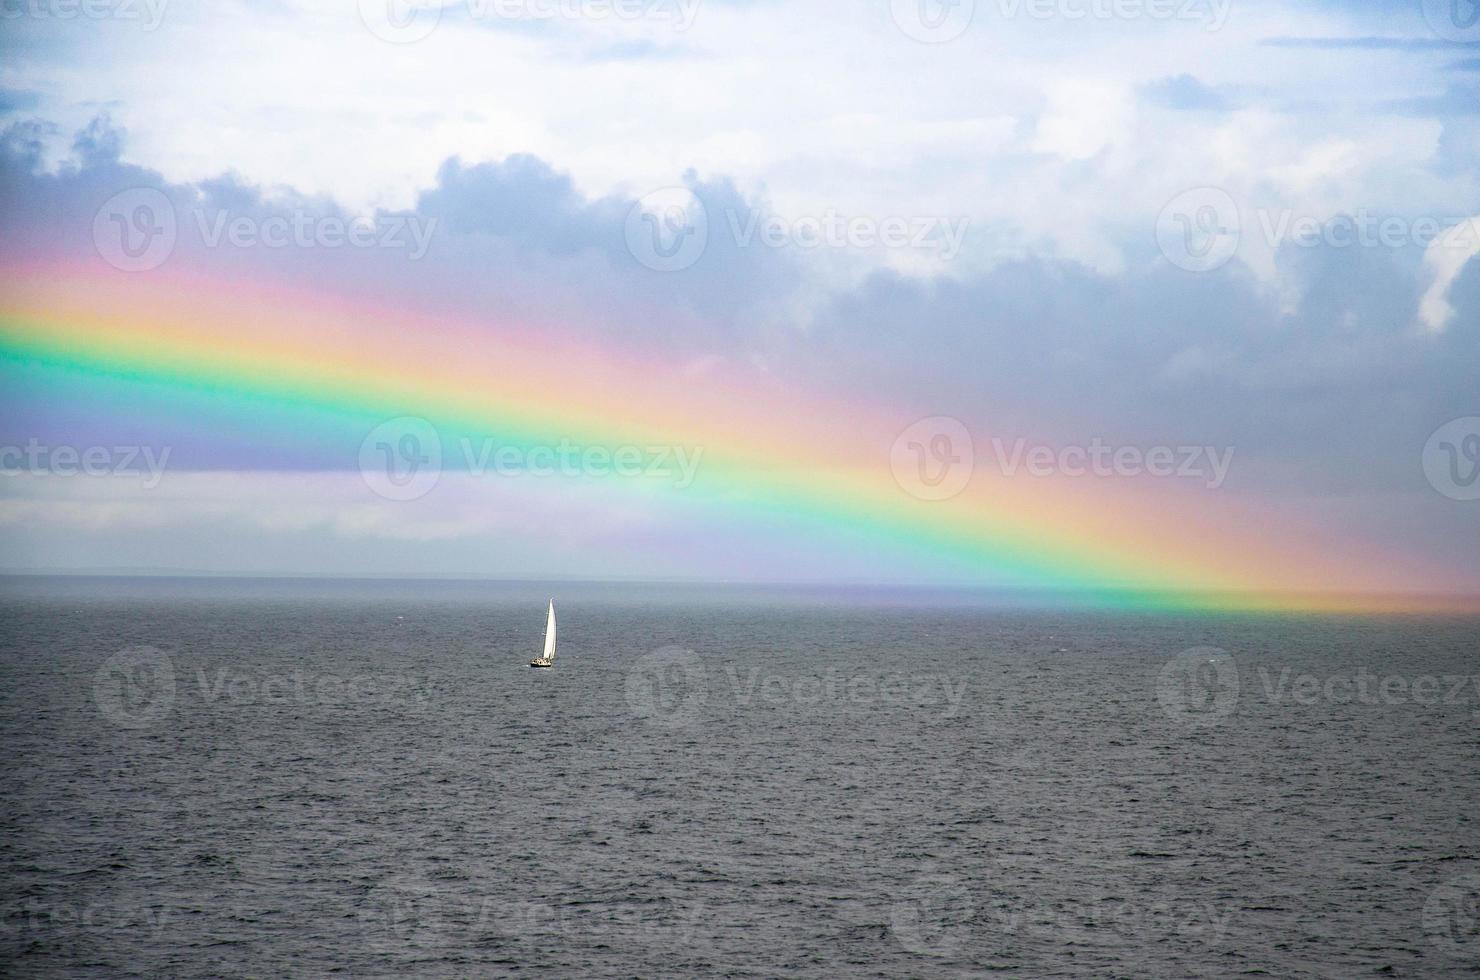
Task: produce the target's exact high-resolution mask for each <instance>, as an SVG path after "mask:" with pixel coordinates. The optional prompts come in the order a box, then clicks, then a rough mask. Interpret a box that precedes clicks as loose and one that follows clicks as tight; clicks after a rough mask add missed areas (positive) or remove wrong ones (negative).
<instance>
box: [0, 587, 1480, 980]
mask: <svg viewBox="0 0 1480 980" xmlns="http://www.w3.org/2000/svg"><path fill="white" fill-rule="evenodd" d="M551 594H554V595H555V597H556V603H557V609H558V612H559V615H560V647H559V659H558V665H557V667H556V668H555V669H553V670H548V671H540V670H531V669H529V668H528V667H527V666H526V663H527V662H528V660H529V659H530V658H531V657H532V656H534V655H535V654H536V653H537V652H538V650H539V647H540V640H541V634H542V631H543V627H544V616H545V600H546V598H547V597H549V596H550V595H551ZM0 671H3V685H0V740H3V741H0V744H3V747H4V752H3V761H0V765H3V767H4V771H3V792H4V806H3V814H0V862H3V876H0V878H3V884H0V912H3V932H0V972H3V973H4V974H5V975H10V976H100V977H101V976H109V977H111V976H120V975H133V976H148V977H158V976H277V975H309V976H317V975H323V974H326V973H332V972H340V973H344V974H348V975H354V976H360V975H394V976H429V977H431V976H470V975H476V976H485V975H504V974H511V973H516V972H517V973H519V974H521V975H529V976H550V977H570V976H691V975H723V976H732V977H749V976H755V977H770V976H815V977H836V976H843V975H857V976H879V977H898V976H921V977H957V976H966V975H979V974H982V973H989V972H1001V973H1003V974H1005V975H1011V976H1078V975H1088V976H1117V975H1118V976H1133V975H1134V976H1146V975H1160V976H1230V975H1240V974H1257V973H1267V974H1271V975H1276V976H1320V977H1358V976H1366V975H1374V974H1381V975H1389V976H1464V975H1470V976H1473V975H1477V973H1480V833H1477V819H1480V777H1477V771H1480V622H1477V621H1476V620H1474V619H1468V620H1466V619H1459V618H1438V617H1432V618H1421V617H1420V618H1405V617H1325V616H1323V617H1303V616H1264V617H1261V616H1243V615H1212V616H1209V615H1199V616H1193V615H1178V616H1167V615H1153V614H1145V613H1106V612H1091V611H1085V610H1072V609H1059V610H1055V609H1049V608H1037V609H1035V608H1020V607H1017V606H1015V605H1014V604H1013V603H1012V602H1008V601H1001V600H998V601H986V600H983V599H981V598H978V597H973V596H969V595H965V594H952V593H928V592H903V591H901V592H883V591H876V592H847V591H820V590H783V589H758V588H727V589H726V588H698V587H678V586H658V585H649V586H610V585H607V586H598V585H571V584H562V585H539V584H532V585H511V584H475V583H425V582H422V583H404V582H402V583H396V582H374V583H334V582H296V583H295V582H277V583H272V582H246V581H216V580H211V581H185V580H121V579H115V580H102V579H45V580H43V579H9V580H4V581H3V582H0Z"/></svg>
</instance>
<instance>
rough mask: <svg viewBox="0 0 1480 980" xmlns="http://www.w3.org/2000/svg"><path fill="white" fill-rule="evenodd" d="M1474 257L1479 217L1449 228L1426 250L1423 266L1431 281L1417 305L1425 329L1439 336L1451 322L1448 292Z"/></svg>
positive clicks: (1479, 249) (1478, 249) (1479, 240)
mask: <svg viewBox="0 0 1480 980" xmlns="http://www.w3.org/2000/svg"><path fill="white" fill-rule="evenodd" d="M1476 255H1480V215H1477V216H1475V217H1473V218H1471V219H1470V220H1469V221H1468V222H1466V223H1462V224H1458V225H1455V226H1453V227H1452V228H1450V229H1448V230H1447V231H1446V232H1445V233H1444V234H1443V235H1440V236H1439V237H1438V238H1436V239H1435V240H1434V241H1433V242H1432V243H1431V244H1430V245H1429V247H1428V249H1427V250H1425V252H1424V266H1425V268H1426V269H1427V270H1428V272H1429V273H1430V275H1431V276H1432V278H1433V281H1432V283H1431V284H1430V285H1429V288H1428V290H1427V291H1425V293H1424V294H1423V299H1421V300H1420V301H1419V306H1418V319H1419V322H1420V323H1421V324H1422V325H1423V327H1424V329H1426V330H1428V331H1430V332H1432V333H1441V332H1443V331H1444V330H1445V329H1446V328H1448V327H1449V325H1450V324H1451V323H1452V322H1453V321H1454V318H1455V315H1456V312H1457V311H1456V310H1455V307H1454V305H1453V304H1452V303H1451V302H1450V297H1449V293H1450V290H1451V289H1452V288H1453V286H1454V284H1455V281H1456V280H1457V279H1459V277H1460V274H1461V273H1462V272H1464V271H1465V269H1466V268H1467V267H1468V266H1469V265H1470V260H1471V259H1473V258H1474V257H1475V256H1476Z"/></svg>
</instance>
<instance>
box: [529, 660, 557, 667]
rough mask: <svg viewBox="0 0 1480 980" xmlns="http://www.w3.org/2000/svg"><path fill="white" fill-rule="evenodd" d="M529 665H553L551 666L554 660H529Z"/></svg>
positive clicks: (553, 664)
mask: <svg viewBox="0 0 1480 980" xmlns="http://www.w3.org/2000/svg"><path fill="white" fill-rule="evenodd" d="M529 665H530V666H531V667H553V666H555V661H553V660H531V661H530V662H529Z"/></svg>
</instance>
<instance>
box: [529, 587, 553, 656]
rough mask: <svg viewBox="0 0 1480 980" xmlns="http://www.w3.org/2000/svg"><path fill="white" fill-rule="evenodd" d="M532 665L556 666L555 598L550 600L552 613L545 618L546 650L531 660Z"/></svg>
mask: <svg viewBox="0 0 1480 980" xmlns="http://www.w3.org/2000/svg"><path fill="white" fill-rule="evenodd" d="M529 665H530V666H531V667H553V666H555V600H554V599H551V600H550V615H549V618H548V619H546V620H545V652H544V653H543V654H542V655H541V656H540V657H539V658H537V659H535V660H531V661H530V662H529Z"/></svg>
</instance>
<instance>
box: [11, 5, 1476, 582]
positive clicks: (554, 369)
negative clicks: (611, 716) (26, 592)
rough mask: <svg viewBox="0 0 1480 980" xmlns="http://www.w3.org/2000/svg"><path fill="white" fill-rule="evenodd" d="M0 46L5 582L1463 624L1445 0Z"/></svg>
mask: <svg viewBox="0 0 1480 980" xmlns="http://www.w3.org/2000/svg"><path fill="white" fill-rule="evenodd" d="M0 15H3V18H4V19H3V21H0V50H3V56H0V132H3V149H0V277H3V279H0V326H3V331H0V354H3V355H4V359H3V361H0V373H3V374H4V375H5V377H4V378H3V379H0V381H3V389H0V409H3V415H0V453H3V452H5V451H6V449H7V447H9V448H10V449H13V450H15V452H13V453H11V454H10V455H8V456H6V457H5V458H3V459H0V471H3V474H0V535H3V538H4V540H5V544H6V547H5V548H4V549H3V551H4V555H5V556H4V557H3V558H0V568H4V569H9V570H70V571H78V570H133V571H141V570H143V571H195V572H212V573H224V572H235V573H253V574H348V575H358V574H366V575H397V574H404V575H447V576H463V575H470V576H496V577H573V578H597V577H614V578H696V579H706V580H716V579H717V580H765V581H792V580H798V581H844V582H855V581H863V582H883V583H896V582H920V583H932V584H935V583H942V582H944V583H963V584H989V585H1000V586H1023V587H1040V586H1064V587H1077V588H1100V587H1105V588H1115V587H1122V586H1124V587H1145V588H1154V589H1175V588H1179V587H1186V588H1199V589H1202V588H1207V589H1238V590H1251V591H1255V592H1259V593H1261V594H1272V593H1274V592H1277V591H1299V592H1310V591H1321V590H1337V589H1342V590H1363V591H1383V592H1407V593H1419V592H1423V593H1435V592H1454V593H1471V594H1480V563H1477V562H1476V561H1475V559H1474V556H1475V555H1476V554H1480V500H1477V499H1476V498H1477V497H1480V480H1477V473H1480V418H1477V417H1480V380H1477V379H1480V260H1476V258H1475V256H1476V255H1477V254H1480V169H1477V161H1480V125H1477V123H1480V7H1476V6H1475V5H1474V4H1473V3H1472V2H1471V0H1443V2H1439V0H1428V2H1417V0H1413V2H1397V3H1378V2H1357V0H1348V2H1305V3H1294V2H1287V3H1266V2H1261V0H977V2H975V3H973V2H970V0H957V2H956V3H943V2H940V0H877V2H852V3H842V2H819V3H813V4H786V3H780V2H768V0H728V2H721V0H462V2H458V3H444V4H440V5H437V4H431V3H427V4H419V5H418V4H406V3H403V2H401V0H390V2H384V0H362V2H359V3H358V4H355V3H307V2H292V0H277V2H271V3H262V2H258V3H235V2H231V0H224V2H215V3H210V4H204V3H191V2H186V0H87V2H84V0H76V2H69V0H4V2H3V4H0ZM27 447H30V451H29V453H28V452H27ZM63 447H71V448H72V449H74V450H76V451H77V454H78V455H79V456H81V455H82V454H84V453H86V451H87V450H89V449H97V450H98V452H96V453H94V456H93V460H94V463H95V465H94V466H92V467H91V469H92V472H82V471H81V464H80V462H79V463H76V464H69V463H68V462H67V460H68V459H69V458H70V457H69V456H68V454H67V453H66V452H65V451H63V452H62V453H61V457H60V461H59V460H58V459H57V458H54V457H56V456H57V450H58V449H61V448H63ZM500 448H506V449H507V450H508V451H507V453H506V454H505V455H504V456H502V457H500V456H499V455H498V450H499V449H500ZM623 448H626V449H629V450H631V452H630V453H628V454H627V455H626V456H625V457H623V456H622V455H621V454H620V453H618V450H619V449H623ZM429 449H435V452H434V453H430V454H429ZM128 450H133V453H132V455H131V456H130V454H129V452H128ZM145 450H148V452H145ZM126 456H128V457H129V458H128V460H127V461H126V462H125V459H124V457H126ZM433 457H435V458H433ZM660 457H661V459H660ZM618 458H622V459H625V464H624V466H623V467H618V466H617V465H616V460H617V459H618ZM150 459H153V460H154V463H153V464H150V463H149V460H150ZM500 460H502V462H500ZM571 460H574V462H571ZM618 469H621V470H622V472H617V470H618ZM547 471H548V472H547ZM638 471H641V472H638Z"/></svg>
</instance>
